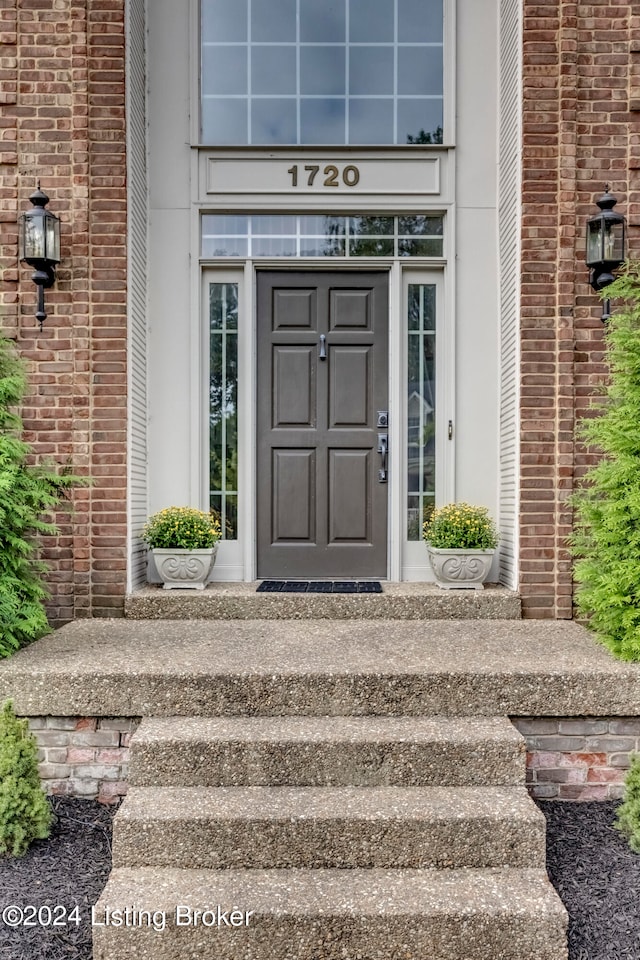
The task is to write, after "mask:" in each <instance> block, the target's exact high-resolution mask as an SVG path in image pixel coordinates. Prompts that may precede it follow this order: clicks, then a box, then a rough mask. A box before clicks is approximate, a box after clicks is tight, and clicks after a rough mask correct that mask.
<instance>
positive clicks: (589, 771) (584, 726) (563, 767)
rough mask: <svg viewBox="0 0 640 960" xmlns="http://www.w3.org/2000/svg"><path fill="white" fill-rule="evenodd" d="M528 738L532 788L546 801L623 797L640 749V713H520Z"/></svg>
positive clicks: (521, 727) (519, 723)
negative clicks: (603, 715) (544, 714)
mask: <svg viewBox="0 0 640 960" xmlns="http://www.w3.org/2000/svg"><path fill="white" fill-rule="evenodd" d="M512 720H513V723H514V724H515V726H516V727H517V728H518V730H519V731H520V733H521V734H522V735H523V737H524V738H525V740H526V741H527V787H528V789H529V792H530V793H531V795H532V796H533V797H537V798H538V799H540V800H618V799H620V798H621V797H622V795H623V792H624V779H625V776H626V773H627V770H628V769H629V764H630V762H631V755H632V754H633V753H637V752H638V750H639V749H640V718H638V717H609V718H607V717H597V718H593V717H592V718H590V717H566V718H563V717H539V718H531V717H518V718H512Z"/></svg>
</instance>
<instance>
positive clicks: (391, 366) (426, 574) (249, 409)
mask: <svg viewBox="0 0 640 960" xmlns="http://www.w3.org/2000/svg"><path fill="white" fill-rule="evenodd" d="M259 270H277V271H279V272H283V273H284V272H287V271H291V272H300V271H301V270H304V271H309V270H324V271H331V272H335V271H339V270H344V271H346V272H347V273H354V272H360V271H361V272H368V271H371V270H374V271H378V272H385V271H387V272H388V278H389V280H388V294H389V311H388V313H389V322H388V325H387V331H388V351H389V363H388V375H389V385H388V397H389V419H390V429H389V434H390V436H389V467H390V470H389V482H388V488H389V490H388V498H389V501H388V532H387V578H388V580H389V581H392V582H397V581H400V580H402V579H404V580H422V581H425V580H430V579H432V575H431V571H430V567H429V564H428V559H427V556H426V551H421V550H420V549H416V550H414V557H413V558H411V557H409V556H407V550H406V545H407V541H406V540H405V529H406V485H407V465H406V456H405V454H406V436H407V428H406V390H405V389H404V386H405V378H406V363H407V346H406V329H407V323H406V290H407V284H408V283H410V282H421V281H424V282H435V283H436V285H437V287H438V309H437V313H436V319H437V341H436V344H437V360H436V363H437V365H438V369H439V370H442V371H443V375H442V376H441V377H440V378H439V383H438V384H437V385H436V391H437V398H438V408H439V411H440V413H439V415H438V422H439V427H440V429H439V432H438V434H437V491H438V494H437V495H438V502H439V503H445V502H448V501H450V500H453V499H454V498H455V484H454V476H455V446H456V444H455V438H456V432H455V376H454V373H455V364H454V360H455V325H454V322H453V316H452V315H451V314H450V311H449V309H448V307H447V304H448V303H450V302H451V300H452V299H453V298H452V295H451V290H450V287H451V284H452V282H453V270H449V269H447V267H446V265H445V264H444V263H440V264H438V263H425V262H424V261H423V262H418V263H413V262H412V263H408V262H400V261H398V260H393V261H390V260H383V259H369V258H368V259H366V260H365V259H364V258H363V260H362V261H357V262H354V260H349V261H345V260H343V261H338V262H336V261H332V262H330V263H327V261H326V260H322V261H319V260H305V259H302V258H300V259H295V260H293V259H284V258H278V259H266V258H265V259H261V260H253V261H249V260H241V261H240V262H237V263H231V262H230V261H229V260H226V261H225V262H224V263H218V264H215V263H208V264H202V265H201V287H200V289H201V310H200V316H201V317H202V318H203V319H202V321H201V323H200V329H201V336H200V337H198V338H196V343H197V344H198V346H197V347H196V356H195V357H194V361H195V363H194V369H197V370H198V373H199V376H196V377H194V378H193V381H192V391H193V392H192V396H193V409H194V412H196V411H197V416H196V417H195V418H194V421H192V422H193V423H194V427H195V431H196V432H195V434H194V435H193V443H194V447H195V448H196V449H198V450H199V451H200V456H199V458H198V459H199V464H200V467H199V470H198V475H199V482H198V494H197V499H199V500H200V503H201V504H202V506H203V508H204V509H207V504H208V502H209V478H208V452H209V437H208V413H207V410H206V409H205V404H203V402H202V397H206V396H207V395H208V380H209V340H208V323H207V322H205V320H206V317H207V316H208V313H207V303H208V292H207V284H208V283H209V282H211V281H212V280H214V279H215V280H216V281H219V282H237V284H238V297H239V316H238V331H239V342H240V350H239V357H238V457H239V460H240V462H241V463H242V464H243V465H244V466H243V467H242V468H241V469H240V471H239V479H238V497H239V504H240V510H239V530H238V540H237V541H230V542H229V541H227V542H224V541H222V542H221V543H220V547H219V551H218V558H217V560H216V564H215V566H214V569H213V579H214V580H221V581H223V580H227V581H233V580H244V581H245V582H252V581H254V580H255V579H256V574H257V527H256V524H257V478H256V465H257V452H256V440H257V438H256V420H257V418H256V409H257V403H258V396H257V289H256V288H257V273H258V271H259ZM194 346H195V344H194ZM449 419H452V420H453V422H454V434H453V442H449V441H448V440H447V439H446V438H445V437H443V436H442V434H443V432H444V431H445V430H446V423H447V421H448V420H449ZM443 428H444V429H443ZM410 546H411V545H410ZM417 557H420V560H419V561H418V560H417ZM420 561H422V562H420Z"/></svg>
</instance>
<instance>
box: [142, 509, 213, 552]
mask: <svg viewBox="0 0 640 960" xmlns="http://www.w3.org/2000/svg"><path fill="white" fill-rule="evenodd" d="M220 534H221V530H220V520H219V519H218V517H217V516H216V515H215V514H214V513H213V512H211V513H204V511H203V510H196V509H195V508H194V507H165V509H164V510H160V511H159V512H158V513H154V514H153V515H152V516H151V517H149V519H148V520H147V522H146V524H145V525H144V527H143V529H142V534H141V537H142V539H143V540H144V541H145V543H148V544H149V546H150V547H151V548H152V549H164V550H173V549H180V550H209V549H210V548H211V547H214V546H215V545H216V543H217V542H218V540H219V539H220Z"/></svg>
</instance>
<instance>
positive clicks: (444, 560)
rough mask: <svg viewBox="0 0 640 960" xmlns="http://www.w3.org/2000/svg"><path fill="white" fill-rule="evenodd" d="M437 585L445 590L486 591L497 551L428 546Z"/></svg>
mask: <svg viewBox="0 0 640 960" xmlns="http://www.w3.org/2000/svg"><path fill="white" fill-rule="evenodd" d="M427 551H428V553H429V560H430V561H431V567H432V569H433V573H434V575H435V578H436V583H437V584H438V586H439V587H442V589H443V590H484V581H485V580H486V579H487V578H488V576H489V571H490V570H491V563H492V561H493V555H494V553H495V550H470V549H458V550H454V549H448V548H444V547H431V546H429V544H427Z"/></svg>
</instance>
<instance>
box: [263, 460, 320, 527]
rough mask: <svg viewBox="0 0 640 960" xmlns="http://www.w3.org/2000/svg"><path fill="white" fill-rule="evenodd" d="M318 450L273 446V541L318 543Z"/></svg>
mask: <svg viewBox="0 0 640 960" xmlns="http://www.w3.org/2000/svg"><path fill="white" fill-rule="evenodd" d="M315 461H316V457H315V451H314V450H273V460H272V462H273V469H272V472H271V476H272V478H273V487H272V497H273V511H272V533H271V541H272V543H296V542H305V543H309V544H313V543H315V539H316V537H315V510H314V503H315V483H316V467H315Z"/></svg>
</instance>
